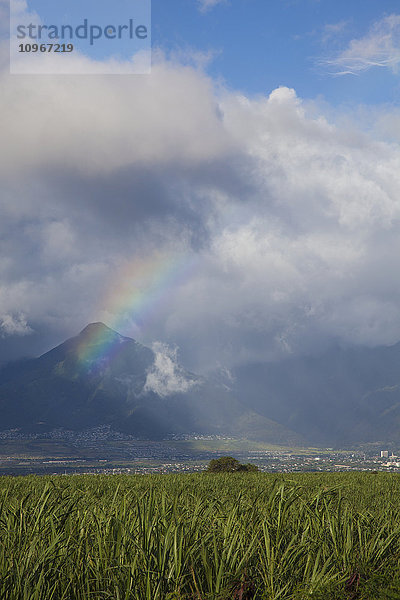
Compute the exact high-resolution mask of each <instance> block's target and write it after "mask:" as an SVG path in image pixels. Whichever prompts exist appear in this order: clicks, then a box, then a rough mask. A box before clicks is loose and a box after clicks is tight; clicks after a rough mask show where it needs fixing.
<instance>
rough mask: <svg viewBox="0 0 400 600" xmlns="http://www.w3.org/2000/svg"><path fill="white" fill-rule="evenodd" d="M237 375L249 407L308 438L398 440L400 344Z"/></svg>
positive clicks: (338, 351) (254, 367)
mask: <svg viewBox="0 0 400 600" xmlns="http://www.w3.org/2000/svg"><path fill="white" fill-rule="evenodd" d="M234 376H235V378H236V382H237V386H236V393H237V395H238V397H239V398H244V397H245V398H246V405H247V406H248V407H249V409H251V410H254V411H255V412H258V413H259V414H262V415H266V416H268V418H270V419H272V420H276V421H277V422H279V423H281V424H282V425H284V426H285V427H287V428H289V429H291V430H294V431H296V432H297V433H298V434H299V435H302V436H304V437H305V438H306V439H307V440H308V441H309V443H313V444H324V445H329V446H331V445H333V446H344V445H352V444H356V443H362V442H377V441H384V442H385V441H386V442H387V441H393V442H396V443H400V343H398V344H395V345H393V346H389V347H386V346H384V347H376V348H363V347H352V348H347V349H342V348H332V349H331V350H330V351H329V352H326V353H324V354H322V355H320V356H314V357H310V356H308V357H293V358H289V359H287V360H283V361H280V362H279V363H273V362H270V363H255V364H251V365H246V366H242V367H240V368H237V369H236V370H235V371H234Z"/></svg>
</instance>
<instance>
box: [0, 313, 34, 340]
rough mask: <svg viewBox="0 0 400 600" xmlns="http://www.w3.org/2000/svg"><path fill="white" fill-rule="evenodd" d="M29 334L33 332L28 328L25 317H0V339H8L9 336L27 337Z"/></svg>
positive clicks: (21, 315)
mask: <svg viewBox="0 0 400 600" xmlns="http://www.w3.org/2000/svg"><path fill="white" fill-rule="evenodd" d="M30 333H33V330H32V329H31V328H30V327H29V325H28V323H27V321H26V317H25V315H23V314H19V315H12V314H5V315H4V314H3V315H0V335H1V337H8V336H11V335H20V336H24V335H29V334H30Z"/></svg>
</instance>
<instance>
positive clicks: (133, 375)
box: [0, 323, 304, 445]
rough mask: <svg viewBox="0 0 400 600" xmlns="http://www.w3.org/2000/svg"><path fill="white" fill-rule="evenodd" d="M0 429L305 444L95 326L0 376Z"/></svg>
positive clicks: (227, 391)
mask: <svg viewBox="0 0 400 600" xmlns="http://www.w3.org/2000/svg"><path fill="white" fill-rule="evenodd" d="M0 415H1V417H0V429H2V430H4V429H9V428H21V429H22V430H23V431H35V432H37V431H48V430H52V429H55V428H60V427H61V428H65V429H73V430H83V429H87V428H90V427H96V426H99V425H110V426H112V427H113V429H115V430H116V431H121V432H127V433H130V434H133V435H137V436H141V437H146V438H149V439H158V438H160V437H163V436H165V435H167V434H171V433H191V432H197V433H201V434H225V435H226V434H230V435H235V436H243V437H252V438H254V439H261V440H266V441H269V442H271V443H281V444H291V445H295V444H300V443H303V442H304V440H303V438H302V436H300V435H298V434H296V433H294V432H293V431H291V430H290V429H288V428H287V427H285V426H283V425H280V424H279V423H276V422H274V421H273V420H271V419H270V418H268V416H267V415H260V414H257V411H254V410H251V411H249V410H248V408H247V407H246V406H245V405H243V404H242V403H241V402H240V401H239V400H238V399H237V396H236V395H235V393H234V392H233V390H232V388H231V387H229V386H228V385H226V383H225V382H223V381H220V380H218V378H215V377H214V378H212V379H206V378H204V377H199V376H197V375H195V374H193V373H190V372H189V371H187V370H185V369H184V368H182V367H181V366H180V365H179V364H178V363H177V362H176V360H175V358H174V357H173V356H171V355H169V354H168V352H163V351H162V348H161V350H160V351H153V350H151V349H150V348H147V347H146V346H143V345H141V344H139V343H138V342H136V341H135V340H133V339H131V338H129V337H125V336H122V335H120V334H119V333H117V332H115V331H113V330H112V329H110V328H108V327H106V326H105V325H104V324H103V323H92V324H90V325H88V326H87V327H85V329H83V330H82V331H81V332H80V334H79V335H77V336H75V337H73V338H70V339H68V340H67V341H65V342H64V343H62V344H61V345H59V346H57V347H56V348H53V349H52V350H50V351H49V352H47V353H46V354H43V355H42V356H40V357H39V358H36V359H30V360H25V361H20V362H17V363H14V364H11V365H9V366H7V367H6V368H3V369H2V371H1V372H0Z"/></svg>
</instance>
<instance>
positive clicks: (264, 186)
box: [0, 56, 400, 369]
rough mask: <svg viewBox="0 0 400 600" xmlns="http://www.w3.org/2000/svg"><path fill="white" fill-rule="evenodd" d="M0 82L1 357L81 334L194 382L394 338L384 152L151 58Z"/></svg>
mask: <svg viewBox="0 0 400 600" xmlns="http://www.w3.org/2000/svg"><path fill="white" fill-rule="evenodd" d="M0 84H1V87H2V89H3V91H4V92H3V94H2V96H1V99H0V114H1V128H2V145H1V156H0V159H1V160H0V175H1V181H2V193H1V208H0V210H1V217H2V218H1V225H0V227H1V230H2V231H1V245H2V251H1V258H0V276H1V288H0V327H1V340H0V344H2V355H1V358H2V359H3V360H4V359H5V358H6V357H10V356H15V355H18V354H26V353H28V352H29V351H32V352H33V351H35V352H37V351H40V350H45V349H46V348H47V347H48V346H49V345H51V344H52V343H55V342H56V341H60V340H61V339H62V338H63V337H65V336H67V335H72V334H74V333H76V331H77V330H79V329H80V328H82V327H83V326H84V325H85V324H86V323H87V322H89V321H93V320H99V319H103V320H106V321H107V322H108V324H111V325H113V323H114V322H117V320H118V324H119V326H120V327H121V328H122V329H123V331H122V333H127V334H129V333H134V334H135V336H136V337H138V338H139V339H140V340H141V341H144V342H146V343H150V342H151V341H152V340H155V339H158V340H163V341H165V342H168V343H174V344H178V345H179V346H180V348H181V356H182V357H183V358H184V360H185V361H186V363H187V364H188V366H190V367H192V368H200V369H201V368H210V367H212V366H215V365H216V364H217V363H219V364H224V365H228V366H231V365H233V364H237V363H240V362H244V361H247V360H255V359H259V358H271V357H279V356H281V355H283V354H285V353H290V352H304V351H307V352H308V351H313V350H315V349H318V348H319V347H321V345H325V344H329V343H330V342H331V341H332V340H335V341H339V342H342V343H361V344H368V345H374V344H389V343H393V342H395V341H397V340H398V339H400V315H399V311H398V306H399V300H400V285H399V283H398V280H397V277H396V273H397V270H398V268H399V261H400V259H399V257H400V252H399V250H400V248H399V239H400V238H399V223H400V221H399V217H400V210H399V206H400V205H399V198H398V192H399V189H400V149H399V146H398V145H397V144H396V143H395V142H393V141H392V142H390V143H389V142H385V141H382V140H381V139H380V138H379V135H378V133H377V134H376V135H375V137H374V136H373V135H372V134H371V133H369V134H367V133H365V132H363V130H362V128H361V126H360V127H358V128H357V126H356V125H353V126H352V127H344V126H342V125H341V124H340V123H341V121H340V115H338V118H337V121H335V118H334V117H333V116H332V115H333V114H334V111H333V112H332V111H331V112H330V117H329V119H328V118H327V117H326V116H324V114H323V108H318V104H317V103H313V104H311V103H310V104H309V103H306V102H303V101H302V100H301V99H299V98H298V97H297V96H296V93H295V92H294V91H293V90H290V89H288V88H278V89H277V90H274V91H273V92H272V93H270V94H269V95H266V96H264V97H257V98H250V97H246V96H244V95H240V94H237V93H235V92H233V91H228V90H223V89H221V88H220V87H217V86H216V85H214V82H213V81H211V80H210V79H209V78H208V77H207V75H206V74H205V73H204V72H202V71H200V70H196V69H194V68H191V67H188V66H182V65H181V64H177V63H174V62H171V61H168V60H166V59H165V58H163V57H162V56H159V57H158V58H157V60H156V64H155V66H154V68H153V72H152V74H151V75H150V76H135V77H129V76H113V77H109V76H91V77H87V78H80V77H72V76H69V77H40V76H32V77H29V76H24V77H10V76H9V75H8V74H7V73H6V71H5V70H4V71H3V72H2V74H1V82H0ZM390 118H391V117H390V115H389V114H385V113H383V114H378V115H377V122H383V121H382V120H384V122H385V127H386V128H387V127H388V126H389V121H390ZM370 130H371V129H370ZM375 132H379V128H378V127H377V128H376V129H375ZM154 257H156V258H154ZM160 257H161V258H160ZM163 257H164V258H163ZM163 260H164V262H165V264H163ZM132 261H133V262H135V261H136V263H137V264H144V265H147V264H150V265H153V266H151V268H149V269H148V273H147V275H146V276H145V277H144V276H140V277H137V276H136V281H135V273H138V272H140V269H139V271H138V270H136V271H135V269H129V268H127V265H128V266H129V265H131V264H132ZM159 263H160V264H161V266H160V267H158V266H157V267H154V264H156V265H159ZM118 273H121V274H122V275H121V277H119V278H118V277H116V274H118ZM124 273H126V275H124ZM165 273H169V275H168V276H167V275H165ZM157 286H158V288H157ZM119 287H121V288H123V289H124V295H125V297H126V298H128V297H129V295H130V294H131V296H132V298H137V296H138V294H142V296H143V300H142V304H140V303H138V302H137V300H134V301H132V304H131V306H130V305H129V301H128V300H127V299H126V298H125V300H124V302H121V303H118V302H115V296H118V292H119V290H118V288H119ZM125 288H126V289H125ZM139 288H140V289H139ZM110 289H111V292H110ZM114 292H115V293H114ZM146 299H148V303H149V304H152V309H151V310H149V311H148V315H147V318H146V319H144V318H143V312H145V309H146V307H145V306H144V304H145V303H146ZM139 307H140V309H139ZM117 313H120V314H119V315H118V314H117ZM149 315H150V316H149ZM117 316H118V319H117Z"/></svg>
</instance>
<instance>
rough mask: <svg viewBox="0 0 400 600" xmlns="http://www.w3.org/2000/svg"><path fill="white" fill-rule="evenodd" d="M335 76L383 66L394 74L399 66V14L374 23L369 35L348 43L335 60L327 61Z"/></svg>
mask: <svg viewBox="0 0 400 600" xmlns="http://www.w3.org/2000/svg"><path fill="white" fill-rule="evenodd" d="M326 64H328V65H329V66H331V67H333V68H335V72H336V74H337V75H346V74H349V73H352V74H357V73H360V72H362V71H366V70H368V69H370V68H372V67H385V68H388V69H391V70H392V71H393V72H394V73H397V72H398V67H399V65H400V15H396V14H392V15H390V16H388V17H385V18H383V19H381V20H380V21H378V22H377V23H374V25H373V26H372V27H371V29H370V31H369V32H368V34H367V35H366V36H364V37H362V38H359V39H354V40H351V42H350V44H349V45H348V47H347V48H346V49H345V50H344V51H343V52H341V53H340V54H338V55H337V56H336V57H335V58H333V59H331V60H329V61H326Z"/></svg>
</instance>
